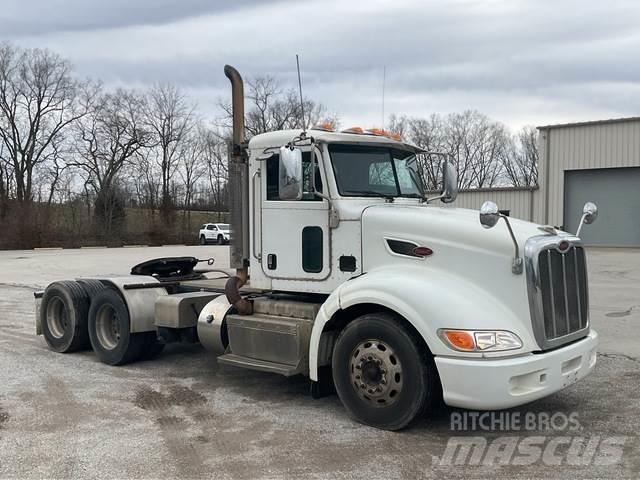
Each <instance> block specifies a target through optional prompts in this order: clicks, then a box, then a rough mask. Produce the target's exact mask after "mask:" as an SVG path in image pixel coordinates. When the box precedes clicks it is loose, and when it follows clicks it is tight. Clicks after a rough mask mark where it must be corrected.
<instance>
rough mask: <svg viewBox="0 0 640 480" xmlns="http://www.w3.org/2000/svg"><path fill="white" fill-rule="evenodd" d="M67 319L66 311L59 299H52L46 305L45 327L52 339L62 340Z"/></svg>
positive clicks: (67, 322)
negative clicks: (47, 328)
mask: <svg viewBox="0 0 640 480" xmlns="http://www.w3.org/2000/svg"><path fill="white" fill-rule="evenodd" d="M68 324H69V319H68V318H67V309H66V308H64V302H63V301H62V299H61V298H60V297H53V298H52V299H51V300H50V301H49V304H48V305H47V326H48V327H49V332H50V333H51V335H52V336H53V337H54V338H62V337H63V336H64V333H65V332H66V330H67V325H68Z"/></svg>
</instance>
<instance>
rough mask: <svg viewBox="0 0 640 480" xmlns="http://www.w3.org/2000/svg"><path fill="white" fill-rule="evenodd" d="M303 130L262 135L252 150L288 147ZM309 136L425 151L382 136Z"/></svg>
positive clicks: (309, 132)
mask: <svg viewBox="0 0 640 480" xmlns="http://www.w3.org/2000/svg"><path fill="white" fill-rule="evenodd" d="M301 133H302V130H278V131H275V132H268V133H261V134H260V135H256V136H255V137H252V138H251V140H249V148H250V149H260V148H262V149H264V148H273V147H280V146H282V145H286V144H287V143H289V142H290V141H291V140H293V139H294V138H295V137H298V136H300V134H301ZM307 136H308V137H313V138H314V139H315V140H316V141H318V142H325V143H351V144H365V145H384V146H389V147H396V148H400V149H402V150H410V151H412V152H414V153H420V152H422V151H423V150H422V149H420V148H418V147H415V146H413V145H410V144H407V143H403V142H399V141H397V140H393V139H392V138H388V137H384V136H382V135H371V134H366V133H360V134H359V133H343V132H327V131H325V130H314V129H313V128H311V129H309V130H307Z"/></svg>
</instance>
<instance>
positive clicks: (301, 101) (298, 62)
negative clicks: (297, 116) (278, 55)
mask: <svg viewBox="0 0 640 480" xmlns="http://www.w3.org/2000/svg"><path fill="white" fill-rule="evenodd" d="M296 66H297V67H298V88H299V89H300V108H301V109H302V132H303V133H306V128H305V118H304V100H302V78H301V77H300V59H299V58H298V54H297V53H296Z"/></svg>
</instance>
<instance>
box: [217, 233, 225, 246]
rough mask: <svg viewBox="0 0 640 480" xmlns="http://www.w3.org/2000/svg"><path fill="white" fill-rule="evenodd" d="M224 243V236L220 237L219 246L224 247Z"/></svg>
mask: <svg viewBox="0 0 640 480" xmlns="http://www.w3.org/2000/svg"><path fill="white" fill-rule="evenodd" d="M223 243H224V237H223V236H222V235H218V245H222V244H223Z"/></svg>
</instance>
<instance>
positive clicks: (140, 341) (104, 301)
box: [89, 288, 147, 365]
mask: <svg viewBox="0 0 640 480" xmlns="http://www.w3.org/2000/svg"><path fill="white" fill-rule="evenodd" d="M130 329H131V323H130V319H129V310H128V308H127V305H126V304H125V303H124V300H123V299H122V297H121V296H120V294H119V293H118V292H117V291H116V290H114V289H112V288H107V289H105V290H103V291H101V292H99V293H97V294H96V296H95V297H93V299H92V301H91V308H90V309H89V339H90V340H91V346H92V347H93V350H94V351H95V352H96V355H97V356H98V358H99V359H100V361H101V362H102V363H106V364H107V365H124V364H125V363H130V362H134V361H136V360H137V359H139V358H140V357H141V355H142V353H143V351H144V348H145V346H146V345H147V337H146V336H145V334H144V333H131V331H130ZM145 333H146V332H145Z"/></svg>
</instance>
